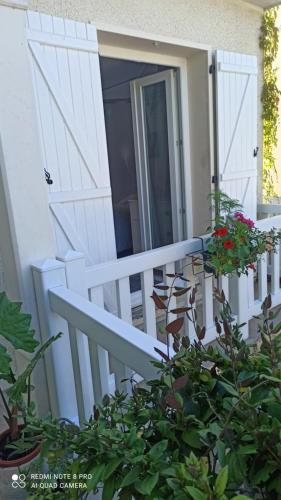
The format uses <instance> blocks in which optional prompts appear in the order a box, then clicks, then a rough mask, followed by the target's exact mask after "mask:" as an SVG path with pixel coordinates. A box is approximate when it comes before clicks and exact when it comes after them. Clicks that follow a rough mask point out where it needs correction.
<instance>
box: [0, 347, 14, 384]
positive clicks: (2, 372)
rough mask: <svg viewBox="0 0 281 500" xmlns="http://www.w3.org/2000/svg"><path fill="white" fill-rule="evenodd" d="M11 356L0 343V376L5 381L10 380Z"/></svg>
mask: <svg viewBox="0 0 281 500" xmlns="http://www.w3.org/2000/svg"><path fill="white" fill-rule="evenodd" d="M11 362H12V358H11V357H10V355H9V354H8V352H7V349H6V348H5V347H4V346H2V345H0V378H1V379H4V380H6V381H7V382H12V380H11V368H10V365H11Z"/></svg>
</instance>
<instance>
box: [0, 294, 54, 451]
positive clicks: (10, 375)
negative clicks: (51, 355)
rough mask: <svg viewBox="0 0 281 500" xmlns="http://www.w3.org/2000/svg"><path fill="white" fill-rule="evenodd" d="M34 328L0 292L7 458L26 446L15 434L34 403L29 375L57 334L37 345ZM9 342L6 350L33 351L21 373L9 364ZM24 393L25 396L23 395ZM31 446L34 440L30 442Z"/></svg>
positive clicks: (0, 377)
mask: <svg viewBox="0 0 281 500" xmlns="http://www.w3.org/2000/svg"><path fill="white" fill-rule="evenodd" d="M34 335H35V331H34V330H33V329H32V328H31V316H30V315H29V314H26V313H24V312H23V311H21V304H20V303H19V302H12V301H10V300H9V299H8V297H7V295H6V294H5V292H2V293H0V340H1V337H2V339H3V340H2V341H3V342H4V343H5V345H1V344H0V380H3V381H5V382H6V383H8V388H7V386H6V387H5V391H4V387H3V388H2V387H0V398H1V399H2V402H3V404H4V408H5V412H6V414H5V415H4V419H5V421H6V423H7V424H8V426H9V431H10V435H9V439H8V441H7V442H6V443H5V444H4V448H3V447H2V449H0V458H2V459H8V458H11V457H13V455H16V454H19V453H23V452H24V451H27V450H26V447H25V445H24V443H23V441H21V442H20V443H19V445H16V444H15V442H16V441H18V439H19V437H20V436H21V438H22V437H23V436H25V432H24V430H22V426H21V427H20V426H19V421H20V422H21V424H23V423H24V422H25V421H26V418H27V416H28V415H29V414H31V413H34V405H33V404H32V403H31V398H30V394H31V390H32V385H31V381H30V378H31V375H32V372H33V370H34V368H35V367H36V365H37V363H38V361H39V360H40V359H41V358H42V357H43V355H44V353H45V351H46V350H47V349H48V348H49V346H50V345H51V344H52V343H53V342H54V341H55V340H57V339H58V338H59V337H60V335H61V334H59V335H57V336H56V337H51V338H50V339H48V340H47V341H46V342H45V343H44V344H43V345H42V346H41V347H39V348H38V349H37V351H36V348H37V347H38V345H39V343H38V341H37V340H36V339H35V338H34ZM8 344H9V348H10V350H11V351H12V350H18V349H20V350H22V351H24V352H26V353H29V354H32V353H34V352H35V351H36V352H35V354H34V355H33V357H32V358H31V360H30V361H29V363H28V364H27V366H26V368H25V369H24V371H23V372H22V373H21V374H19V375H18V374H16V373H15V372H14V370H13V366H12V358H11V356H10V354H9V352H8V350H7V347H6V346H7V345H8ZM24 396H25V397H24ZM32 447H34V443H33V445H32Z"/></svg>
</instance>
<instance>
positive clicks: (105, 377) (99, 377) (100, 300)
mask: <svg viewBox="0 0 281 500" xmlns="http://www.w3.org/2000/svg"><path fill="white" fill-rule="evenodd" d="M90 301H91V302H93V303H94V304H96V305H97V306H99V307H102V308H104V290H103V286H97V287H95V288H91V289H90ZM90 357H91V369H92V373H93V374H94V375H95V380H93V385H94V392H95V402H97V399H98V400H100V399H101V397H102V396H103V395H105V394H109V393H111V392H112V391H113V387H112V386H111V384H110V369H109V359H108V352H107V351H105V350H104V349H103V348H102V347H100V346H98V345H96V344H94V342H93V341H91V345H90ZM94 363H97V365H98V366H99V374H97V373H96V369H95V366H93V364H94Z"/></svg>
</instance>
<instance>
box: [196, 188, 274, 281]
mask: <svg viewBox="0 0 281 500" xmlns="http://www.w3.org/2000/svg"><path fill="white" fill-rule="evenodd" d="M215 201H216V208H217V215H216V217H215V221H214V222H215V224H214V231H213V233H212V237H211V238H210V240H209V241H208V245H207V251H206V252H205V254H204V259H205V265H206V268H208V270H212V271H213V272H214V274H215V275H216V276H218V275H226V274H232V273H236V274H238V276H240V274H248V270H249V269H253V270H254V269H255V266H256V263H257V261H258V260H259V259H260V258H261V256H262V254H264V252H270V251H274V250H275V249H276V246H277V244H278V243H280V239H281V234H280V231H279V232H277V231H275V230H274V229H272V230H271V231H270V232H269V233H267V232H264V231H261V230H259V229H258V228H257V227H256V226H255V223H254V221H253V220H251V219H249V218H247V217H246V216H245V215H244V214H243V212H242V210H241V206H240V205H239V204H238V203H237V202H236V201H235V200H232V199H231V198H229V197H228V196H227V195H226V194H224V193H216V200H215ZM218 207H219V210H218Z"/></svg>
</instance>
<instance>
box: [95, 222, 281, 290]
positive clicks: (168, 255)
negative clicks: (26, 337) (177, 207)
mask: <svg viewBox="0 0 281 500" xmlns="http://www.w3.org/2000/svg"><path fill="white" fill-rule="evenodd" d="M256 226H257V227H258V228H259V229H261V230H265V231H268V230H270V229H271V228H272V227H276V228H281V215H277V216H275V217H271V218H269V219H262V220H259V221H257V223H256ZM208 237H210V234H205V235H203V236H202V237H200V238H199V237H198V238H190V239H188V240H184V241H180V242H179V243H173V244H171V245H167V246H164V247H161V248H156V249H154V250H148V251H146V252H141V253H138V254H135V255H130V256H128V257H123V258H121V259H115V260H111V261H108V262H103V263H101V264H95V265H93V266H87V268H86V282H87V287H88V288H91V287H97V286H101V285H104V284H106V283H109V282H111V281H116V280H119V279H122V278H125V277H127V276H132V275H134V274H138V273H142V272H144V271H147V270H148V269H153V268H155V267H160V266H163V265H165V264H168V263H170V262H176V261H178V260H181V259H184V258H186V256H187V254H189V253H190V254H192V253H195V252H199V251H200V250H202V241H201V238H202V240H203V241H205V240H206V239H207V238H208Z"/></svg>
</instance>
